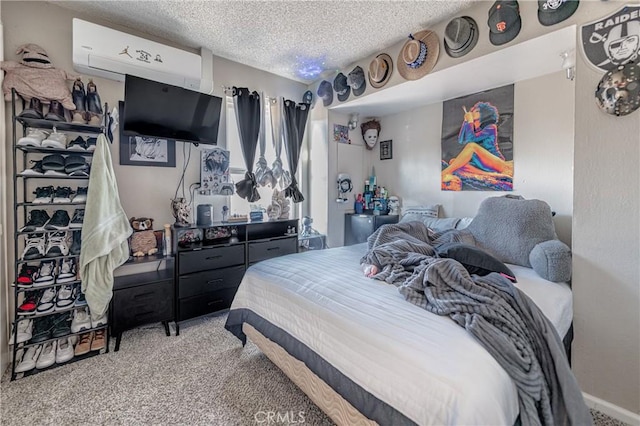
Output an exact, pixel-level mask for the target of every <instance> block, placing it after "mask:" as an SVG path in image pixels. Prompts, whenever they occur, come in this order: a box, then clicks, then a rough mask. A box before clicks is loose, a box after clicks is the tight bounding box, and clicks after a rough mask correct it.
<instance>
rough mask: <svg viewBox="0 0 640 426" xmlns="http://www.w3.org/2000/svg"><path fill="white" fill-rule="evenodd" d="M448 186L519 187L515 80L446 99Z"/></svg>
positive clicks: (444, 151)
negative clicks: (515, 153)
mask: <svg viewBox="0 0 640 426" xmlns="http://www.w3.org/2000/svg"><path fill="white" fill-rule="evenodd" d="M441 173H442V175H441V189H442V190H443V191H512V190H513V85H509V86H503V87H499V88H496V89H491V90H487V91H485V92H481V93H476V94H473V95H468V96H463V97H460V98H456V99H452V100H449V101H445V102H444V103H443V116H442V172H441Z"/></svg>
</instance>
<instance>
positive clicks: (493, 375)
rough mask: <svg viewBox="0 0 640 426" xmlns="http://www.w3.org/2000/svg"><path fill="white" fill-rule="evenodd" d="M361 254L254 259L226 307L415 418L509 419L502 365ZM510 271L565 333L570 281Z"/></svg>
mask: <svg viewBox="0 0 640 426" xmlns="http://www.w3.org/2000/svg"><path fill="white" fill-rule="evenodd" d="M365 250H366V247H365V245H364V244H360V245H356V246H350V247H341V248H336V249H331V250H322V251H309V252H305V253H300V254H296V255H289V256H283V257H279V258H276V259H272V260H269V261H264V262H261V263H258V264H256V265H254V266H252V267H251V268H249V270H248V271H247V273H246V274H245V276H244V279H243V281H242V283H241V285H240V287H239V289H238V292H237V294H236V296H235V299H234V301H233V305H232V306H231V309H236V308H248V309H250V310H252V311H254V312H255V313H256V314H258V315H260V316H261V317H263V318H265V319H266V320H268V321H269V322H271V323H272V324H274V325H276V326H278V327H281V328H282V329H284V330H285V331H287V332H288V333H289V334H291V335H292V336H293V337H295V338H296V339H298V340H299V341H301V342H302V343H304V344H306V345H307V346H308V347H309V348H311V349H312V350H313V351H314V352H316V353H317V354H318V355H320V356H321V357H322V358H324V359H325V360H326V361H328V362H329V363H330V364H331V365H333V366H334V367H335V368H337V369H338V370H339V371H341V372H342V373H343V374H344V375H346V376H347V377H349V378H350V379H351V380H353V381H354V382H355V383H357V384H358V385H360V387H362V388H363V389H365V390H366V391H368V392H370V393H371V394H373V395H374V396H376V397H377V398H378V399H380V400H382V401H385V402H386V403H387V404H389V405H391V406H392V407H394V408H395V409H396V410H398V411H400V412H401V413H403V414H404V415H405V416H407V417H408V418H410V419H411V420H413V421H415V422H416V423H418V424H421V425H427V424H434V425H444V424H456V425H512V424H513V423H514V421H515V419H516V417H517V415H518V401H517V394H516V389H515V385H514V384H513V382H512V381H511V379H510V378H509V376H508V375H507V373H506V372H505V371H504V370H503V369H502V367H500V365H499V364H498V363H497V362H496V361H495V360H494V359H493V357H492V356H491V355H489V353H488V352H487V351H485V350H484V349H483V348H482V347H481V346H480V344H479V343H477V342H476V341H475V340H474V338H473V337H472V336H471V335H470V334H468V333H467V332H466V331H465V330H464V329H463V328H461V327H459V326H458V325H456V324H455V323H454V322H453V321H452V320H450V319H449V318H447V317H440V316H438V315H435V314H432V313H429V312H427V311H425V310H423V309H421V308H418V307H417V306H415V305H412V304H410V303H409V302H407V301H405V300H404V298H403V297H402V295H400V293H398V290H397V289H396V287H394V286H391V285H388V284H385V283H383V282H380V281H376V280H372V279H369V278H366V277H364V276H363V274H362V271H361V269H360V265H359V260H360V257H361V256H362V255H363V254H364V251H365ZM509 266H510V267H512V266H511V265H509ZM512 270H513V272H514V273H515V274H516V277H517V278H518V281H519V284H518V287H520V288H521V289H522V290H523V291H524V292H525V293H527V294H528V295H529V296H530V297H531V298H532V299H533V300H534V301H535V302H536V304H538V306H539V307H540V308H541V310H542V311H543V312H544V313H545V315H547V317H548V318H549V319H550V320H551V321H552V322H553V324H554V325H555V326H556V329H557V330H558V332H559V334H560V335H561V336H563V335H564V334H565V333H566V332H567V330H568V329H569V326H570V323H571V317H572V307H571V306H572V305H571V290H570V289H569V287H568V286H567V285H566V284H557V283H551V282H548V281H546V280H543V279H542V278H540V277H538V276H537V275H536V273H535V272H534V271H533V270H530V269H528V268H522V267H517V266H513V267H512Z"/></svg>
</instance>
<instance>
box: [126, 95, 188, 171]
mask: <svg viewBox="0 0 640 426" xmlns="http://www.w3.org/2000/svg"><path fill="white" fill-rule="evenodd" d="M118 109H119V114H120V117H123V116H124V115H123V114H124V102H122V101H121V102H119V104H118ZM120 164H121V165H125V166H153V167H175V166H176V142H175V141H172V140H167V139H156V138H152V137H147V136H128V135H125V134H123V133H122V126H120Z"/></svg>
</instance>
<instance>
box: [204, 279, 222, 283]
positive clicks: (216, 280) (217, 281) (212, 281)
mask: <svg viewBox="0 0 640 426" xmlns="http://www.w3.org/2000/svg"><path fill="white" fill-rule="evenodd" d="M221 282H222V278H216V279H215V280H211V281H207V284H215V283H221Z"/></svg>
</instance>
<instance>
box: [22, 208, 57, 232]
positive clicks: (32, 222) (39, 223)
mask: <svg viewBox="0 0 640 426" xmlns="http://www.w3.org/2000/svg"><path fill="white" fill-rule="evenodd" d="M50 219H51V218H50V217H49V214H48V213H47V212H46V211H45V210H31V211H30V212H29V220H28V221H27V223H26V224H25V225H24V226H23V227H22V228H20V232H33V231H44V225H46V223H47V222H48V221H49V220H50Z"/></svg>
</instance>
